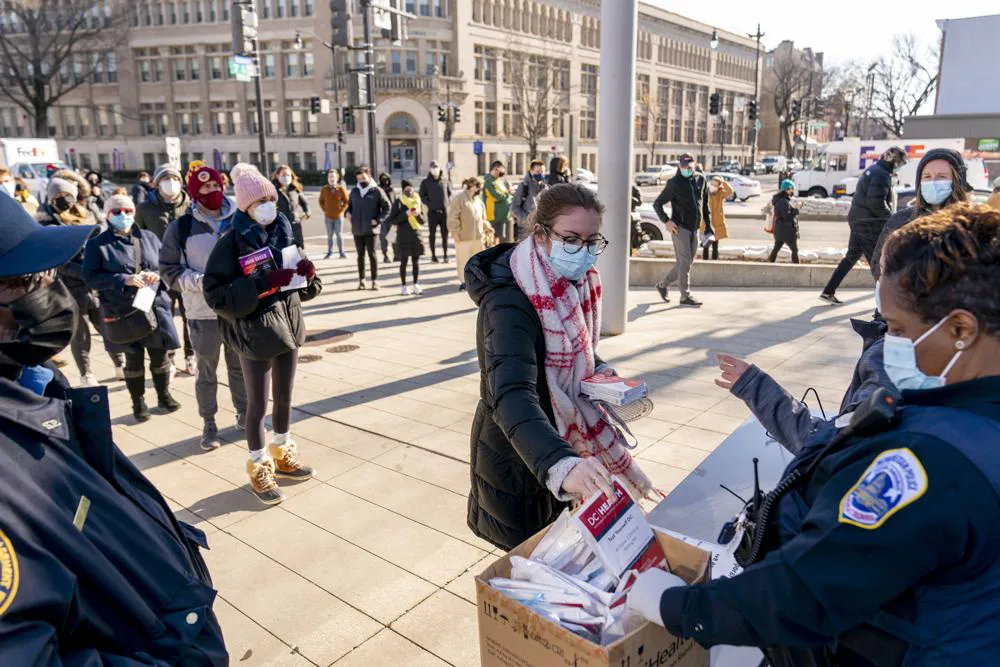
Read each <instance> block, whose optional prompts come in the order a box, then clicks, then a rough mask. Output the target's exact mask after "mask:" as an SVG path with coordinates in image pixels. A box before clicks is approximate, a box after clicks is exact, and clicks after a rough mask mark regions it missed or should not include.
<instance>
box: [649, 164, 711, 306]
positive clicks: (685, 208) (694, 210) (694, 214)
mask: <svg viewBox="0 0 1000 667" xmlns="http://www.w3.org/2000/svg"><path fill="white" fill-rule="evenodd" d="M679 163H680V167H679V168H678V169H677V173H676V174H674V176H673V178H671V179H670V180H669V181H667V184H666V185H665V186H664V187H663V192H661V193H660V195H659V196H658V197H657V198H656V201H654V202H653V210H654V211H656V215H657V217H659V218H660V222H662V223H664V224H665V225H666V226H667V231H669V232H670V239H671V241H673V244H674V268H672V269H671V270H670V271H669V272H668V273H667V274H666V275H665V276H663V280H661V281H660V282H659V283H658V284H657V285H656V291H657V292H659V293H660V298H661V299H663V300H664V301H666V302H669V301H670V297H669V296H668V292H667V289H668V288H669V287H670V285H671V284H672V283H674V282H677V283H678V285H679V286H680V290H681V301H680V304H681V305H682V306H692V307H695V308H697V307H698V306H701V302H700V301H698V300H696V299H695V298H694V297H693V296H691V264H692V263H693V262H694V255H695V252H696V251H697V249H698V228H699V227H700V226H701V225H702V223H703V222H704V224H705V235H706V236H711V235H713V234H714V233H715V231H714V230H713V229H712V212H711V209H710V208H709V205H708V186H707V185H706V184H705V177H704V176H703V175H701V174H699V173H696V172H695V170H694V157H693V156H692V155H691V154H690V153H684V154H683V155H681V159H680V161H679ZM668 204H669V205H670V214H669V215H668V214H667V213H666V211H664V210H663V207H664V206H666V205H668Z"/></svg>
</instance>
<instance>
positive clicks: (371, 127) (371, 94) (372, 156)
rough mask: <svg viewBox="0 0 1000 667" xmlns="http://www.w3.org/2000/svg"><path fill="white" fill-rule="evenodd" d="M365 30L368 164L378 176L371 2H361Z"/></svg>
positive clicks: (373, 174)
mask: <svg viewBox="0 0 1000 667" xmlns="http://www.w3.org/2000/svg"><path fill="white" fill-rule="evenodd" d="M361 9H362V11H363V13H364V28H365V81H366V85H367V86H368V100H367V102H368V153H369V160H368V164H369V166H370V167H371V172H372V176H373V177H374V176H376V175H377V174H378V142H377V141H376V140H375V44H374V40H373V39H372V11H373V10H372V1H371V0H362V3H361Z"/></svg>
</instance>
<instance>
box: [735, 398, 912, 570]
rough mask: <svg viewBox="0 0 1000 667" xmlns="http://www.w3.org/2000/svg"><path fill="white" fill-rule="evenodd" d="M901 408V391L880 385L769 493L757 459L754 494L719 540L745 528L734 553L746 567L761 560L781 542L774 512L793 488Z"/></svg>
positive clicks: (890, 419) (889, 422)
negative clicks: (805, 461) (807, 460)
mask: <svg viewBox="0 0 1000 667" xmlns="http://www.w3.org/2000/svg"><path fill="white" fill-rule="evenodd" d="M898 410H899V397H898V395H897V394H895V393H894V392H892V391H889V390H888V389H885V388H880V389H877V390H876V391H875V392H874V393H873V394H872V395H871V396H870V397H868V400H866V401H864V402H863V403H861V404H860V405H858V407H857V408H856V409H855V411H854V412H853V413H852V414H851V420H850V422H849V423H848V424H847V426H845V427H844V428H842V429H840V430H839V431H838V432H837V434H836V435H835V436H834V437H833V439H832V440H830V443H829V444H828V445H826V446H825V447H824V448H823V449H822V451H820V453H819V454H818V455H817V456H816V458H814V459H813V460H812V462H811V463H810V464H809V465H808V466H806V467H805V468H800V469H796V470H793V471H792V472H791V473H789V474H788V475H786V476H785V477H784V478H783V479H782V480H781V481H780V482H778V485H777V486H775V487H774V488H773V489H771V491H770V492H768V493H767V494H762V493H761V491H760V477H759V475H758V470H757V459H754V460H753V464H754V470H753V476H754V493H753V498H752V499H751V500H750V501H749V502H747V503H746V505H745V506H744V508H743V511H742V512H740V514H739V515H738V516H737V517H736V518H735V519H733V520H732V521H728V522H727V523H726V524H725V525H724V526H723V527H722V532H721V533H720V534H719V543H720V544H728V543H729V542H731V541H732V539H733V538H734V537H735V536H736V533H737V532H738V530H739V529H740V528H742V529H743V536H742V539H741V541H740V546H739V547H738V548H737V549H736V550H735V552H734V553H733V556H734V557H735V559H736V562H737V563H738V564H739V565H740V567H744V568H745V567H749V566H750V565H753V564H754V563H756V562H758V561H759V560H761V559H762V558H763V557H764V556H765V555H766V554H767V553H768V552H769V551H771V550H772V549H773V548H775V547H777V545H778V531H777V522H776V521H774V515H775V514H776V512H777V506H778V503H779V502H780V501H781V499H782V498H784V497H785V495H786V494H787V493H788V492H789V491H791V490H792V489H793V488H795V487H796V486H798V485H799V484H801V483H803V482H805V481H808V480H809V478H810V477H811V476H812V474H813V472H814V471H815V470H816V468H817V467H819V464H820V463H821V462H822V461H823V459H825V458H826V457H827V456H828V455H830V454H832V453H833V452H835V451H836V450H838V449H840V448H841V446H842V445H843V444H844V443H845V442H847V440H848V439H850V438H852V437H854V436H858V435H866V434H869V433H878V432H880V431H884V430H886V429H888V428H889V427H890V426H891V425H892V422H893V421H894V420H895V418H896V414H897V412H898Z"/></svg>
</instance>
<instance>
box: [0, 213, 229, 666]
mask: <svg viewBox="0 0 1000 667" xmlns="http://www.w3.org/2000/svg"><path fill="white" fill-rule="evenodd" d="M95 229H96V228H95V227H93V226H84V225H79V226H77V225H60V226H42V225H39V224H38V223H37V222H35V221H34V220H32V219H31V217H30V216H29V215H28V214H27V213H26V212H24V210H23V209H22V208H21V206H20V205H19V204H18V203H17V202H16V201H14V200H13V199H11V198H9V197H0V665H36V664H49V665H54V664H64V665H69V664H74V665H84V664H87V665H109V664H116V665H119V664H120V665H150V664H163V665H166V664H171V665H180V664H183V665H198V666H200V667H222V666H223V665H227V664H229V656H228V654H227V652H226V648H225V643H224V640H223V638H222V631H221V628H220V627H219V623H218V620H217V619H216V617H215V614H214V612H213V611H212V605H213V601H214V599H215V595H216V592H215V591H214V590H213V589H212V585H211V579H210V576H209V573H208V568H207V566H206V565H205V561H204V560H203V559H202V557H201V554H200V552H199V549H200V548H202V547H207V542H206V540H205V535H204V533H202V532H201V531H200V530H198V529H197V528H193V527H191V526H189V525H187V524H185V523H183V522H181V521H178V520H177V519H176V518H175V517H174V515H173V513H172V512H171V511H170V509H169V507H168V506H167V504H166V501H165V500H164V499H163V497H162V496H161V495H160V494H159V492H157V490H156V489H155V487H153V485H152V484H151V483H150V482H149V481H148V480H147V479H146V478H145V477H144V476H143V475H142V473H140V472H139V470H138V469H137V468H136V467H135V466H134V465H133V464H132V463H131V461H129V459H128V458H127V457H126V456H125V455H124V454H123V453H122V452H121V450H119V449H118V448H117V447H116V446H115V444H114V442H113V441H112V439H111V435H112V428H111V415H110V411H109V402H108V391H107V389H106V388H105V387H83V388H80V389H73V388H71V387H70V385H69V383H68V382H67V381H66V378H64V377H62V375H61V374H60V373H59V372H58V371H57V370H55V369H54V367H53V366H52V364H51V362H50V361H49V360H50V359H51V358H52V356H53V355H55V354H56V353H57V352H59V351H60V350H61V349H62V348H64V347H66V346H67V345H68V344H69V342H70V339H71V338H72V337H73V330H74V326H75V323H76V300H75V299H74V298H73V296H72V294H70V292H69V290H68V289H67V288H66V287H65V286H64V285H63V284H62V283H61V281H60V280H59V278H58V277H57V275H56V273H55V269H57V268H58V267H59V266H61V265H62V264H63V263H65V262H67V261H69V260H70V259H72V258H73V257H75V256H76V255H77V254H78V253H79V252H80V249H81V248H82V247H83V244H84V243H85V242H86V241H87V239H88V238H89V237H90V235H91V233H93V231H94V230H95ZM91 507H93V508H94V509H95V510H96V511H93V512H88V509H89V508H91Z"/></svg>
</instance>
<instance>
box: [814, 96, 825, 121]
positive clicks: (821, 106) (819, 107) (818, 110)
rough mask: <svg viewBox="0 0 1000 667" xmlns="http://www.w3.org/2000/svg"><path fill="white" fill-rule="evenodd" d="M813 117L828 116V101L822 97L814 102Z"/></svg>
mask: <svg viewBox="0 0 1000 667" xmlns="http://www.w3.org/2000/svg"><path fill="white" fill-rule="evenodd" d="M812 115H813V118H822V117H823V116H825V115H826V100H824V99H822V98H820V97H817V98H816V99H814V100H813V108H812Z"/></svg>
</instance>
